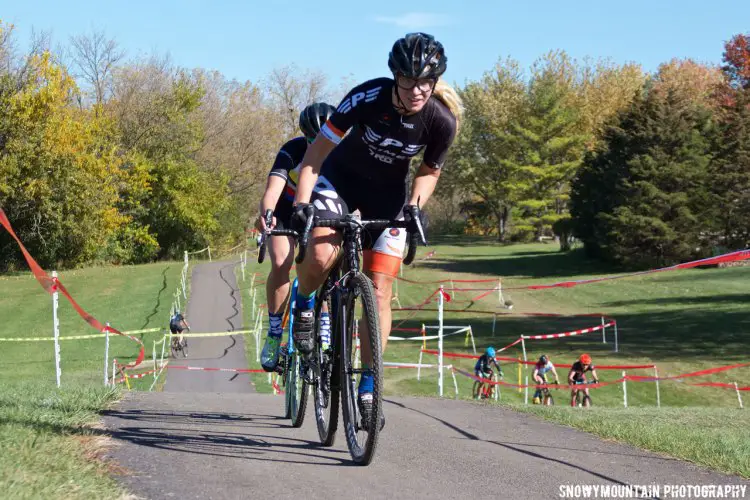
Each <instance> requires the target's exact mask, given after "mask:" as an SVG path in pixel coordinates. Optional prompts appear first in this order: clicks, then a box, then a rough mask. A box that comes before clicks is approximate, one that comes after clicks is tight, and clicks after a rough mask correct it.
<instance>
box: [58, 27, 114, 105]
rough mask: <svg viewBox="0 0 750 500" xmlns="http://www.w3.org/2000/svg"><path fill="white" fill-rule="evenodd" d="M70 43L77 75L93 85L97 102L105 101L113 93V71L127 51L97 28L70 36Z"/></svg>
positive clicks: (90, 85)
mask: <svg viewBox="0 0 750 500" xmlns="http://www.w3.org/2000/svg"><path fill="white" fill-rule="evenodd" d="M70 45H71V47H72V49H73V53H72V62H73V64H74V66H75V69H76V73H75V76H76V77H77V78H81V79H83V80H84V81H85V82H86V84H88V85H89V87H91V91H92V92H93V94H94V103H95V104H97V105H100V104H103V103H105V102H106V101H107V100H108V98H109V96H110V95H111V94H112V72H113V70H114V68H115V66H116V65H117V63H118V62H119V61H120V60H121V59H122V58H123V57H125V51H124V50H122V49H120V47H119V45H118V44H117V42H116V41H115V40H114V39H108V38H107V37H106V35H105V33H104V31H96V30H95V31H93V32H92V33H91V34H84V35H78V36H72V37H70Z"/></svg>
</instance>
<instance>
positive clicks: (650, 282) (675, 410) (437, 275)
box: [243, 239, 750, 474]
mask: <svg viewBox="0 0 750 500" xmlns="http://www.w3.org/2000/svg"><path fill="white" fill-rule="evenodd" d="M427 250H429V251H433V250H434V251H435V253H434V255H433V256H432V257H431V258H429V259H426V260H418V261H416V262H415V264H414V265H412V266H409V267H405V269H404V272H403V277H404V278H406V279H408V280H412V281H420V282H425V281H435V280H439V279H448V280H450V279H453V280H461V279H488V278H496V279H499V278H501V279H502V287H503V296H504V299H506V300H507V299H511V300H512V301H513V304H514V307H513V309H512V310H511V311H508V310H507V309H505V308H503V307H501V305H500V303H499V298H498V294H497V292H491V293H489V294H488V295H487V296H486V297H485V298H482V299H479V300H476V301H474V302H472V301H471V300H470V299H472V298H475V297H476V296H478V295H480V294H482V293H484V292H483V291H481V290H467V291H448V293H449V294H450V295H451V298H452V300H451V302H449V303H447V304H446V308H451V309H461V310H464V312H447V313H446V315H445V320H444V323H445V325H457V326H461V325H471V327H472V331H473V334H474V340H475V343H476V346H477V351H478V352H481V351H482V350H483V349H484V348H485V347H486V346H488V345H492V346H494V347H495V348H500V347H502V346H505V345H507V344H510V343H511V342H513V341H514V340H516V339H518V337H519V335H522V334H523V335H535V334H547V333H557V332H565V331H570V330H577V329H581V328H587V327H591V326H596V325H598V324H600V323H601V320H600V318H599V317H593V318H592V317H582V316H579V315H581V314H594V313H602V314H604V315H606V316H607V317H611V318H614V319H615V320H616V321H617V323H618V340H619V352H617V353H615V352H614V338H613V333H614V332H613V330H612V329H611V328H610V329H608V330H607V339H606V340H607V343H603V342H602V335H601V332H595V333H591V334H588V335H582V336H577V337H566V338H561V339H555V340H529V341H527V342H526V347H527V356H528V359H530V360H531V359H536V358H538V356H539V355H541V354H543V353H544V354H547V355H549V356H550V357H551V359H552V361H553V362H554V363H555V364H570V363H572V362H573V361H575V360H576V359H577V357H578V356H579V355H580V354H581V353H583V352H588V353H590V354H591V355H592V357H593V359H594V364H595V365H643V364H649V365H650V364H656V365H657V367H658V373H659V375H660V376H671V375H677V374H680V373H687V372H693V371H697V370H702V369H707V368H713V367H718V366H724V365H730V364H735V363H741V362H748V361H750V356H748V354H749V352H748V351H749V350H750V349H749V347H750V305H749V304H750V300H749V299H750V288H748V286H747V283H748V282H750V267H733V268H727V269H693V270H684V271H674V272H665V273H657V274H650V275H645V276H638V277H630V278H623V279H619V280H613V281H606V282H601V283H595V284H587V285H580V286H577V287H573V288H554V289H547V290H526V289H522V287H524V286H527V285H531V284H542V283H554V282H557V281H569V280H573V279H575V280H579V279H586V278H590V277H597V276H601V275H606V274H611V273H612V272H613V271H612V270H611V269H610V270H608V269H607V268H606V267H605V266H603V265H602V264H601V263H598V262H595V261H590V260H587V259H586V258H585V257H584V255H583V252H582V251H581V250H576V251H573V252H569V253H560V252H558V251H557V247H556V245H554V244H530V245H515V246H500V245H496V244H493V243H490V242H486V241H481V240H476V239H444V241H442V242H440V244H437V245H434V246H432V247H430V248H428V249H427ZM426 253H427V252H426V251H424V250H420V252H419V255H420V256H424V255H425V254H426ZM418 259H419V257H418ZM255 266H256V267H255V269H256V270H258V272H260V273H261V276H265V274H266V273H267V269H268V268H267V264H264V265H263V266H257V264H255ZM251 268H252V266H251ZM494 285H495V284H494V283H476V284H466V283H458V282H453V283H451V282H450V281H448V282H446V283H445V284H444V286H445V287H446V288H451V287H453V288H464V289H465V288H492V287H493V286H494ZM437 286H438V285H436V284H412V283H407V282H405V281H400V282H399V284H398V296H399V302H400V304H401V305H402V306H404V307H409V306H414V305H418V304H421V303H423V302H424V300H425V299H426V298H427V297H428V296H429V295H430V294H431V293H432V292H434V290H435V289H436V287H437ZM261 294H262V293H261ZM243 297H244V296H243ZM395 306H396V304H395V302H394V307H395ZM436 307H437V304H436V303H435V302H434V301H433V302H431V303H429V304H428V305H427V306H426V308H433V309H434V308H436ZM481 311H491V312H497V313H498V316H497V318H496V322H495V328H494V329H495V332H494V335H493V315H492V314H483V313H481ZM528 313H557V314H562V315H565V316H564V317H539V316H530V315H527V314H528ZM423 323H424V324H427V325H433V326H434V325H437V313H436V312H434V311H419V312H417V313H414V312H407V311H401V312H398V311H397V312H394V321H393V324H394V327H398V326H400V327H407V328H419V327H420V326H421V325H422V324H423ZM430 333H432V334H434V333H435V332H434V330H433V331H431V332H430ZM394 335H399V336H413V335H417V334H416V333H409V332H394ZM427 346H428V348H430V349H436V348H437V342H436V341H430V342H428V344H427ZM420 348H421V342H396V341H391V342H390V343H389V344H388V349H387V351H386V354H385V358H384V359H385V360H386V361H397V362H409V363H416V362H417V361H418V359H419V351H420ZM444 348H445V351H447V352H458V353H472V352H473V351H472V349H471V344H470V343H468V345H467V339H466V337H465V336H464V335H457V336H450V337H446V338H445V347H444ZM501 355H507V356H509V357H514V358H520V357H522V351H521V349H520V345H518V346H516V347H513V348H510V349H509V350H508V351H507V352H504V353H502V354H501ZM253 359H254V358H253ZM423 362H424V363H435V362H436V357H434V356H427V355H425V357H424V358H423ZM445 362H446V364H448V363H452V364H453V365H455V366H457V367H459V368H461V369H463V370H466V371H473V364H474V363H473V361H472V360H467V359H447V358H446V361H445ZM518 366H519V365H518V364H517V363H508V364H505V365H504V366H503V369H504V374H505V378H504V379H505V381H506V382H511V383H518V382H519V379H520V382H521V383H523V382H524V380H525V378H526V376H529V377H530V376H531V370H530V369H527V368H524V369H523V370H521V372H520V374H519V370H518ZM558 373H559V375H560V378H561V380H565V379H566V377H567V370H566V369H564V368H559V369H558ZM627 373H628V374H631V375H647V376H651V375H653V374H654V372H653V370H628V371H627ZM598 374H599V378H600V379H601V380H603V381H612V380H617V379H619V378H621V377H622V370H599V373H598ZM706 381H711V382H724V383H733V382H735V381H736V382H738V383H739V384H740V385H741V386H743V385H744V386H747V385H750V368H741V369H736V370H731V371H727V372H723V373H718V374H714V375H710V376H704V377H696V378H690V379H684V380H671V381H662V382H660V384H659V392H660V399H661V405H662V408H661V409H659V410H657V409H656V404H657V393H656V384H655V383H654V382H632V381H631V382H627V396H628V409H627V410H626V409H624V408H623V387H622V385H621V384H617V385H611V386H608V387H604V388H601V389H596V390H593V391H592V398H593V401H594V405H595V407H596V408H595V411H596V412H605V411H606V412H610V413H608V415H610V414H611V415H618V416H621V417H620V418H614V417H613V418H611V419H609V421H610V423H611V426H612V428H609V427H606V426H599V427H597V426H595V425H591V421H592V419H593V421H595V420H596V419H597V417H596V415H600V414H601V413H591V415H593V416H592V417H590V418H588V417H585V416H580V417H579V416H576V415H586V413H578V414H576V413H571V412H570V411H569V409H568V408H564V407H563V406H565V404H566V402H567V401H569V392H567V391H555V393H554V394H555V395H556V399H557V402H558V403H557V404H558V407H555V408H553V409H551V410H548V409H541V410H537V409H534V408H533V407H532V406H531V405H529V407H528V410H529V411H535V412H537V411H540V412H544V416H545V418H552V419H557V421H559V422H561V423H565V424H568V425H574V426H577V427H579V428H582V429H584V430H588V431H592V432H596V433H598V434H600V435H602V436H605V437H611V438H615V439H621V440H624V441H629V442H632V443H634V444H636V445H638V446H643V447H646V448H649V449H653V450H656V451H664V452H669V453H672V454H674V455H675V456H679V457H681V458H688V459H693V460H695V461H697V462H698V463H702V464H704V465H708V466H712V467H717V468H720V469H721V470H725V471H731V472H736V471H737V469H736V468H732V467H728V466H727V464H728V463H729V462H736V464H739V465H738V466H739V467H744V469H742V468H741V470H744V471H745V472H743V474H745V473H747V470H748V468H747V467H746V466H742V465H741V464H742V463H743V460H744V461H745V464H746V461H747V455H746V454H745V455H743V454H737V453H735V451H733V450H737V449H738V448H739V447H737V446H735V447H731V446H730V447H728V448H727V451H726V456H725V457H724V458H725V459H726V460H725V461H724V462H723V464H724V465H720V463H722V462H721V461H720V460H718V459H715V458H712V459H709V458H707V457H709V456H712V454H713V455H715V454H716V452H715V449H714V448H711V449H709V448H707V443H708V441H707V440H692V438H691V440H690V443H692V444H690V443H688V444H684V443H683V444H682V445H680V446H677V445H676V441H675V439H674V436H675V435H678V434H679V433H681V432H682V430H683V429H684V427H683V426H681V425H680V424H679V422H682V421H684V420H685V418H681V419H677V420H676V422H677V423H675V425H674V428H673V429H672V430H671V431H670V433H664V432H661V429H663V427H659V428H658V432H657V431H654V432H651V433H649V435H650V436H652V438H650V440H648V439H645V438H644V439H643V440H637V439H634V438H631V437H629V436H632V435H634V434H635V430H634V429H636V428H637V426H638V425H644V424H646V423H648V420H649V417H648V415H651V413H649V412H657V413H658V411H662V414H663V415H665V416H669V415H673V414H675V415H688V414H690V412H691V411H692V410H693V409H694V408H695V407H702V408H701V410H700V411H701V412H704V411H705V412H714V413H711V415H713V416H714V417H715V418H714V419H713V420H712V421H713V422H714V424H712V425H714V427H715V429H716V432H723V433H724V438H722V439H729V440H730V441H731V440H732V439H734V438H733V437H732V436H733V435H734V434H733V432H734V429H735V425H734V423H733V422H737V421H738V420H737V415H738V414H739V415H741V416H742V417H744V415H745V414H744V413H743V412H741V411H740V410H739V409H738V401H737V396H736V393H735V391H734V390H728V389H720V388H700V387H695V386H692V385H690V384H691V383H698V382H706ZM444 384H445V386H444V394H445V396H446V397H454V389H453V387H454V386H453V379H452V377H451V374H450V372H446V373H445V379H444ZM457 384H458V390H459V394H458V397H459V398H469V397H470V396H471V392H472V385H473V381H472V380H470V379H467V378H464V377H462V376H457ZM385 386H386V392H387V393H388V394H399V395H412V394H413V395H427V396H435V395H437V388H438V377H437V370H436V369H423V370H422V374H421V379H420V380H419V381H418V380H417V379H416V370H413V369H388V370H387V374H386V378H385ZM531 393H533V390H532V391H530V394H529V402H530V400H531V395H532V394H531ZM743 394H748V393H743ZM524 396H525V394H524V391H519V390H517V389H515V388H509V387H500V398H501V403H502V404H511V405H514V406H517V407H519V408H521V409H524V410H525V409H527V408H524V407H523V404H524ZM747 399H748V400H750V397H749V398H747ZM639 412H640V413H639ZM680 412H682V413H680ZM701 414H703V413H701ZM630 415H636V416H637V417H636V418H634V420H633V422H634V423H633V424H632V425H631V424H630V423H629V422H630V421H629V420H628V419H629V418H630ZM665 418H666V421H669V418H667V417H665ZM739 421H740V422H743V421H744V420H742V419H740V420H739ZM722 422H726V425H722ZM620 423H621V424H622V425H620ZM620 427H622V429H621V430H622V432H620V433H618V432H616V430H617V429H618V428H620ZM607 429H609V430H607ZM613 429H614V430H613ZM627 429H633V431H632V432H630V431H627ZM654 429H657V428H656V427H654ZM662 434H663V435H664V439H663V443H661V444H658V443H656V441H658V436H660V435H662ZM693 434H694V432H686V433H685V435H686V436H692V435H693ZM654 436H656V437H654ZM742 436H745V438H744V439H745V442H747V439H746V435H744V434H742V435H740V438H738V439H740V441H739V442H741V438H742ZM691 446H692V447H694V448H695V451H694V453H693V454H692V455H691V454H690V452H689V451H686V450H689V449H690V447H691ZM670 450H671V451H670ZM712 450H713V451H712Z"/></svg>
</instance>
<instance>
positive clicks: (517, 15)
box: [0, 0, 750, 84]
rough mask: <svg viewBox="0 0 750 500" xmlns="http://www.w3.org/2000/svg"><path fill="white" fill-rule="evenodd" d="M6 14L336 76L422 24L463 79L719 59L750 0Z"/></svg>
mask: <svg viewBox="0 0 750 500" xmlns="http://www.w3.org/2000/svg"><path fill="white" fill-rule="evenodd" d="M0 19H2V20H3V21H5V22H11V23H13V24H15V25H16V28H17V33H18V35H19V37H20V40H21V42H23V43H25V42H26V40H27V39H28V37H29V35H30V33H31V30H32V27H33V28H35V29H36V30H51V31H52V35H53V44H54V43H56V42H62V41H65V40H66V39H67V38H68V36H70V35H71V34H79V33H82V32H86V31H90V30H91V29H92V28H97V29H103V30H105V32H106V33H107V34H108V35H109V36H111V37H114V38H115V39H117V40H118V42H120V44H121V45H122V46H123V47H124V48H125V49H126V50H127V52H128V55H130V56H135V55H138V54H149V53H151V52H158V53H166V52H168V53H169V54H170V55H171V56H172V58H173V60H174V62H175V63H176V64H178V65H180V66H185V67H197V66H200V67H203V68H207V69H215V70H219V71H221V72H222V73H223V74H225V75H226V76H227V77H229V78H237V79H239V80H251V81H258V80H259V79H261V78H263V77H264V76H265V75H267V74H268V73H269V71H270V70H271V69H272V68H274V67H276V66H281V65H284V64H288V63H296V64H297V65H299V66H301V67H304V68H313V69H318V70H321V71H323V72H324V73H326V74H327V75H328V76H329V77H330V78H331V81H332V83H336V82H337V81H339V80H340V79H341V78H343V77H350V78H351V79H353V81H355V82H359V81H364V80H366V79H368V78H373V77H377V76H385V75H387V74H388V67H387V54H388V51H389V50H390V47H391V45H392V44H393V42H394V40H395V39H397V38H398V37H400V36H402V35H403V34H404V33H406V32H408V31H416V30H421V31H427V32H429V33H432V34H434V35H435V36H436V37H437V38H438V40H440V41H441V42H443V44H444V45H445V47H446V54H447V56H448V72H447V73H446V78H447V79H448V80H449V81H452V82H457V83H459V84H461V83H463V82H464V81H466V80H467V79H468V80H475V79H478V78H480V77H481V75H482V73H484V72H485V71H487V70H489V69H491V68H492V66H493V65H494V63H495V62H496V61H497V60H498V58H499V57H505V56H511V57H513V58H515V59H518V60H519V61H520V62H521V64H522V65H523V66H525V67H528V65H530V64H531V63H532V62H533V61H534V59H536V58H537V57H538V56H540V55H542V54H543V53H545V52H547V51H548V50H550V49H557V48H559V49H564V50H566V51H567V52H568V53H569V54H571V55H572V56H573V57H576V58H583V57H584V56H587V55H588V56H592V57H610V58H611V59H612V60H614V61H615V62H618V63H623V62H637V63H640V64H641V65H642V66H643V67H644V69H646V70H647V71H653V70H654V69H656V68H657V66H658V65H659V64H660V63H661V62H664V61H667V60H669V59H671V58H672V57H679V58H685V57H691V58H694V59H696V60H698V61H701V62H709V63H719V62H720V60H721V54H722V48H723V43H724V42H725V41H726V40H728V39H729V38H730V37H731V36H732V35H734V34H737V33H742V32H747V31H748V30H750V26H749V25H748V23H747V21H748V20H749V19H750V1H739V0H715V1H713V2H708V1H706V0H701V1H698V0H681V1H678V0H648V1H644V0H629V1H627V2H623V1H620V2H614V1H607V0H598V1H591V0H577V1H576V0H572V1H569V2H561V1H559V0H557V1H547V0H536V1H532V2H521V1H518V0H515V1H506V0H495V1H491V0H488V1H486V2H481V1H464V2H457V1H455V0H453V1H443V0H432V1H430V2H404V1H400V2H399V1H392V0H380V1H378V2H371V3H366V2H358V3H355V2H352V1H340V0H328V1H323V2H320V1H304V2H302V1H297V0H281V1H272V0H267V1H262V2H258V1H255V0H245V1H227V0H216V1H206V0H186V1H182V2H180V1H175V0H150V1H144V0H130V1H112V0H99V1H97V2H93V1H83V0H66V1H59V0H55V1H52V0H45V1H35V0H25V1H19V0H0Z"/></svg>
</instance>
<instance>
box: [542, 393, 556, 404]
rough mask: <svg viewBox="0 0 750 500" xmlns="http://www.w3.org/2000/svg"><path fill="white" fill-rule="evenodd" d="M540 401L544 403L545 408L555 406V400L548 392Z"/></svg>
mask: <svg viewBox="0 0 750 500" xmlns="http://www.w3.org/2000/svg"><path fill="white" fill-rule="evenodd" d="M542 401H543V403H544V405H545V406H554V405H555V400H554V399H553V398H552V394H550V393H549V392H548V393H547V394H545V395H544V397H543V399H542Z"/></svg>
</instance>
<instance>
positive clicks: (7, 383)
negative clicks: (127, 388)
mask: <svg viewBox="0 0 750 500" xmlns="http://www.w3.org/2000/svg"><path fill="white" fill-rule="evenodd" d="M181 266H182V263H180V262H167V263H159V264H151V265H145V266H123V267H96V268H88V269H82V270H74V271H64V272H61V273H60V280H61V281H62V282H63V283H64V284H65V286H66V288H67V289H68V291H69V292H70V293H71V294H72V295H73V297H74V298H75V299H76V300H77V301H78V303H79V304H80V305H81V306H82V307H83V308H84V309H85V310H86V311H87V312H89V313H90V314H92V315H93V316H94V317H96V318H97V319H99V320H100V321H102V322H110V323H111V325H112V326H113V327H115V328H117V329H118V330H121V331H125V330H140V329H148V328H156V327H159V328H164V327H166V326H167V324H168V320H169V309H170V306H171V304H172V294H173V292H174V290H175V289H176V287H177V283H178V281H179V279H180V271H181ZM0 317H2V318H3V321H2V326H0V338H13V337H50V336H52V299H51V297H50V296H49V295H48V294H47V293H46V292H45V291H44V290H43V289H42V288H41V286H39V284H38V283H37V282H36V280H35V279H34V278H33V277H32V276H31V275H30V274H28V273H20V274H16V275H11V276H3V277H0ZM59 319H60V333H61V336H72V335H87V334H96V333H97V332H96V331H94V330H93V329H92V328H91V327H90V326H89V325H88V324H87V323H85V322H84V321H83V320H82V319H81V318H80V317H79V316H78V315H77V314H76V313H75V311H74V310H73V309H72V307H71V306H70V304H68V302H67V301H66V300H65V299H64V298H62V297H61V298H60V304H59ZM161 335H162V333H148V334H138V335H136V337H138V338H139V339H141V340H142V341H143V342H144V344H145V345H146V348H147V349H146V351H147V359H149V358H150V357H151V346H152V343H153V341H154V340H155V339H158V338H160V337H161ZM110 342H111V343H110V361H111V359H112V358H117V359H118V361H120V362H123V363H127V362H131V361H133V360H134V359H135V358H136V356H137V354H138V346H137V345H136V344H135V343H134V342H133V341H131V340H129V339H126V338H122V337H117V336H112V337H111V338H110ZM0 347H2V350H1V351H0V378H1V380H2V381H3V383H2V384H0V449H2V450H3V453H2V454H0V488H2V490H3V497H4V498H49V497H52V496H60V497H62V498H117V497H119V496H120V495H121V494H122V491H121V490H120V488H119V487H118V486H117V484H116V483H115V482H114V480H112V479H111V478H110V477H109V475H108V474H107V472H108V471H107V466H106V464H104V463H102V462H99V461H96V460H92V458H93V457H95V456H96V451H97V449H98V448H99V447H101V445H102V442H103V441H102V438H100V437H97V433H96V431H95V424H96V422H97V421H98V412H99V411H100V410H102V409H104V408H106V407H107V406H108V405H110V404H111V403H112V402H114V401H115V400H116V398H117V395H118V391H117V390H112V389H107V388H105V387H104V381H103V379H104V339H103V338H96V339H88V340H70V341H64V342H61V369H62V377H61V387H62V388H61V390H58V389H57V388H56V387H55V364H54V347H53V343H52V342H1V343H0ZM133 382H134V385H133V387H134V388H141V389H147V388H148V386H149V385H150V383H151V382H152V380H149V379H146V380H140V381H133Z"/></svg>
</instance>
